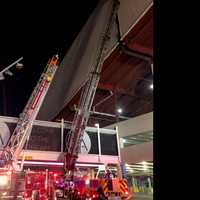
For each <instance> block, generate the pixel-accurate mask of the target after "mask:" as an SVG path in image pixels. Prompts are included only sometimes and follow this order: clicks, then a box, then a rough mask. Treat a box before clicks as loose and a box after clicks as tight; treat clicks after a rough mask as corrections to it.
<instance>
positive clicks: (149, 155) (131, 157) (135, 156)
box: [121, 142, 153, 163]
mask: <svg viewBox="0 0 200 200" xmlns="http://www.w3.org/2000/svg"><path fill="white" fill-rule="evenodd" d="M121 160H122V161H123V162H125V163H137V162H142V161H153V142H147V143H143V144H138V145H133V146H129V147H125V148H123V149H121Z"/></svg>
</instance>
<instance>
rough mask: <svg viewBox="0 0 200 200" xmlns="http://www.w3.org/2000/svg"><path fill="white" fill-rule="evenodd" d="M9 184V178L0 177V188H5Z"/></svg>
mask: <svg viewBox="0 0 200 200" xmlns="http://www.w3.org/2000/svg"><path fill="white" fill-rule="evenodd" d="M8 183H9V177H8V176H6V175H0V186H6V185H8Z"/></svg>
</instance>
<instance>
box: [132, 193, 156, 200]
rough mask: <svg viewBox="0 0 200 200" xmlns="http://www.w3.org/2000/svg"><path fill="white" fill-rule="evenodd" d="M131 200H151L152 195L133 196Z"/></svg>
mask: <svg viewBox="0 0 200 200" xmlns="http://www.w3.org/2000/svg"><path fill="white" fill-rule="evenodd" d="M133 200H153V195H144V194H135V195H134V197H133Z"/></svg>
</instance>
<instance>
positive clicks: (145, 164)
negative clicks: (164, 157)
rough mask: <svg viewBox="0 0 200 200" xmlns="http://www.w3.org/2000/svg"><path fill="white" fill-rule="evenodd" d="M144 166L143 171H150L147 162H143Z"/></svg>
mask: <svg viewBox="0 0 200 200" xmlns="http://www.w3.org/2000/svg"><path fill="white" fill-rule="evenodd" d="M142 165H143V170H144V171H147V170H148V166H147V162H145V161H143V162H142Z"/></svg>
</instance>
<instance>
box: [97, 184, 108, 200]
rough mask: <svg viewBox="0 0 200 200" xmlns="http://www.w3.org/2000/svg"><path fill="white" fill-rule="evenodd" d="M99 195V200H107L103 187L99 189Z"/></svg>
mask: <svg viewBox="0 0 200 200" xmlns="http://www.w3.org/2000/svg"><path fill="white" fill-rule="evenodd" d="M97 193H98V195H99V200H107V197H106V196H105V194H104V191H103V188H102V186H100V187H98V189H97Z"/></svg>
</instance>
